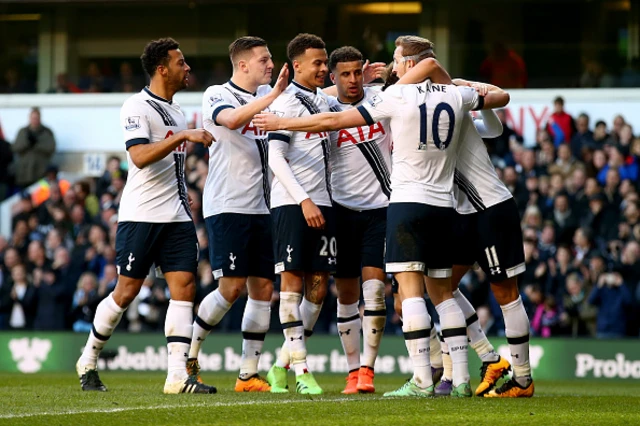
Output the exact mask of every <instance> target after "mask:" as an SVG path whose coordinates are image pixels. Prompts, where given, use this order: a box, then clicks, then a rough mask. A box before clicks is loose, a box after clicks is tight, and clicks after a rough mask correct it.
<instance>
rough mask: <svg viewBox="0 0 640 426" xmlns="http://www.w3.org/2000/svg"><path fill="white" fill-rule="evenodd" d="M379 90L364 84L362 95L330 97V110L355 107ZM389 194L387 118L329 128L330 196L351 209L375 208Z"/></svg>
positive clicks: (384, 205) (388, 131) (381, 203)
mask: <svg viewBox="0 0 640 426" xmlns="http://www.w3.org/2000/svg"><path fill="white" fill-rule="evenodd" d="M378 93H380V87H365V88H364V97H363V98H362V99H361V100H360V101H358V102H356V103H353V104H345V103H343V102H340V100H339V99H337V98H334V97H330V98H329V106H330V109H331V111H336V112H337V111H345V110H349V109H351V108H357V107H358V106H360V105H361V104H363V103H364V102H366V101H367V100H369V99H371V98H373V97H374V96H375V95H377V94H378ZM390 195H391V129H390V127H389V119H383V120H380V121H378V122H377V123H374V124H372V125H368V126H361V127H352V128H350V129H343V130H339V131H337V132H332V137H331V196H332V197H333V201H335V202H336V203H338V204H340V205H342V206H344V207H347V208H350V209H352V210H357V211H360V210H371V209H379V208H382V207H386V206H387V205H389V197H390Z"/></svg>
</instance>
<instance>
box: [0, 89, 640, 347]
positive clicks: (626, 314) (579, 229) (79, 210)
mask: <svg viewBox="0 0 640 426" xmlns="http://www.w3.org/2000/svg"><path fill="white" fill-rule="evenodd" d="M554 106H555V110H554V114H553V115H552V116H551V119H550V120H549V122H548V123H546V125H545V126H544V127H543V128H541V129H539V130H538V132H537V135H536V144H535V147H534V148H532V149H529V148H526V146H527V144H524V143H523V142H524V141H523V140H522V137H521V135H519V134H517V132H516V131H515V130H513V129H511V128H510V127H509V126H508V124H507V123H506V117H505V114H504V113H503V112H500V114H499V116H500V118H501V120H502V121H503V125H504V130H503V133H502V135H501V136H499V137H497V138H495V139H489V140H486V141H485V142H486V144H487V147H488V149H489V152H490V155H491V158H492V161H493V163H494V164H495V166H496V169H497V170H498V172H499V174H500V176H501V178H502V179H503V181H504V182H505V184H506V185H507V187H508V188H509V190H510V191H511V192H512V193H513V195H514V197H515V199H516V202H517V204H518V206H519V209H520V213H521V216H522V230H523V235H524V252H525V262H526V266H527V268H526V272H525V273H524V274H522V275H521V277H520V284H519V286H520V291H521V295H522V297H523V300H524V302H525V306H526V309H527V311H528V314H529V317H530V320H531V332H532V335H534V336H540V337H550V336H597V337H602V338H609V337H623V336H635V337H637V336H638V335H639V326H640V317H639V315H638V312H640V309H637V307H638V305H639V304H640V286H638V283H639V281H640V244H639V242H640V197H639V195H638V194H639V185H640V181H639V176H638V168H639V165H640V138H636V137H634V134H633V129H632V128H631V126H630V125H629V124H627V123H626V122H625V119H624V117H623V116H621V115H619V116H617V117H615V119H614V121H613V128H611V129H608V128H607V126H606V124H605V122H604V121H597V122H595V123H594V124H593V125H592V123H591V117H589V116H587V115H586V114H581V115H579V116H578V117H576V118H574V117H572V116H571V115H569V114H567V113H566V112H565V111H564V102H563V100H562V99H561V98H558V99H556V100H555V102H554ZM1 148H2V147H1V146H0V149H1ZM188 150H189V151H188V157H187V161H186V168H187V173H186V176H187V181H188V186H189V195H190V196H191V198H192V199H193V200H194V203H193V206H192V209H193V217H194V221H195V224H196V227H197V230H198V231H197V235H198V240H199V244H200V249H201V253H200V259H201V260H200V263H199V266H198V274H197V295H196V303H197V302H199V301H200V300H202V298H203V297H204V296H205V295H206V294H208V293H209V292H210V291H212V290H213V289H214V288H215V286H216V282H215V281H214V280H213V277H212V274H211V267H210V266H209V263H208V260H207V259H208V241H207V235H206V231H205V228H204V220H203V218H202V203H201V200H202V191H203V187H204V183H205V180H206V176H207V171H208V158H207V157H208V152H207V150H206V149H204V148H203V147H202V146H201V145H197V144H189V145H188ZM0 158H2V159H3V160H4V159H6V157H4V156H3V157H0ZM18 159H19V155H18ZM126 178H127V171H126V162H123V161H122V160H121V158H120V157H112V158H110V159H109V161H108V163H107V167H106V170H105V172H104V174H103V175H102V176H101V177H99V178H87V179H84V180H80V181H78V182H73V183H70V182H66V181H64V180H61V179H59V178H58V176H57V169H56V168H55V167H48V168H47V169H46V170H45V172H44V176H43V178H42V179H41V180H40V181H39V184H38V188H37V190H36V191H35V192H34V193H32V194H26V193H23V194H22V196H21V198H20V200H19V202H17V203H16V204H15V205H14V208H13V217H12V229H13V232H12V235H11V237H10V238H9V239H8V240H6V239H4V238H2V237H0V329H35V330H63V329H64V330H75V331H78V332H86V331H87V330H89V329H90V327H91V322H92V320H93V315H94V313H95V309H96V306H97V304H98V303H99V301H100V300H102V298H104V297H105V296H106V295H108V293H109V292H110V291H111V290H112V289H113V287H114V286H115V283H116V279H117V271H116V266H115V246H114V240H115V231H116V227H117V213H118V204H119V201H120V197H121V194H122V190H123V188H124V184H125V182H126ZM43 191H44V195H43ZM276 287H277V286H276ZM460 287H461V290H462V291H463V293H465V294H466V295H467V296H468V298H469V299H470V300H471V301H472V303H473V304H474V306H476V307H478V316H479V318H480V320H481V324H482V325H483V327H484V328H485V330H486V331H487V332H488V334H490V335H503V334H504V323H503V320H502V312H501V310H500V307H499V306H498V304H497V302H496V301H495V299H494V298H493V296H492V294H491V292H490V290H489V282H488V280H487V277H486V276H485V275H484V274H483V273H482V271H481V270H473V271H471V272H470V273H468V274H467V275H466V276H465V277H464V279H463V281H462V283H461V286H460ZM245 297H246V295H245ZM244 300H246V299H241V300H239V301H238V302H237V303H236V304H235V305H234V306H233V307H232V309H231V311H230V312H229V314H228V315H226V316H225V318H224V319H223V321H222V322H221V323H220V324H219V325H218V326H217V329H219V330H223V331H236V330H239V327H240V324H241V320H240V318H241V316H242V311H243V308H244ZM168 301H169V294H168V290H167V286H166V283H165V282H164V280H162V279H160V278H157V277H155V276H154V274H153V271H151V273H150V276H149V278H148V279H147V280H146V281H145V283H144V286H143V288H142V291H141V292H140V295H139V297H138V298H137V299H136V301H135V302H134V303H133V304H132V306H131V307H130V308H129V309H128V310H127V313H126V315H125V316H124V318H123V321H122V323H121V325H120V326H119V327H120V328H123V329H128V330H130V331H161V330H162V329H163V323H164V316H165V312H166V309H167V306H168ZM272 302H273V304H272V330H273V331H278V330H279V320H278V314H277V313H278V293H277V291H276V292H274V296H273V299H272ZM335 312H336V292H335V286H334V284H333V283H332V284H331V291H329V293H328V295H327V299H326V301H325V303H324V307H323V310H322V314H321V317H320V319H319V321H318V324H317V326H316V331H317V332H335V331H336V327H335V316H336V315H335ZM387 312H388V323H387V332H388V333H394V334H401V333H402V329H401V323H400V318H398V317H397V315H395V313H394V312H393V297H392V294H391V286H390V283H388V285H387ZM431 312H432V314H433V315H434V316H436V319H437V314H436V313H435V310H434V309H431Z"/></svg>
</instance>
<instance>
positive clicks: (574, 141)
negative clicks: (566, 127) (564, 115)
mask: <svg viewBox="0 0 640 426" xmlns="http://www.w3.org/2000/svg"><path fill="white" fill-rule="evenodd" d="M594 145H595V141H594V140H593V132H592V131H591V130H589V116H588V115H587V114H585V113H584V112H583V113H582V114H580V115H579V116H578V119H577V120H576V133H575V134H574V135H573V137H572V138H571V145H570V146H571V153H572V154H573V156H574V157H575V158H578V159H579V158H581V156H582V147H584V146H587V147H593V146H594Z"/></svg>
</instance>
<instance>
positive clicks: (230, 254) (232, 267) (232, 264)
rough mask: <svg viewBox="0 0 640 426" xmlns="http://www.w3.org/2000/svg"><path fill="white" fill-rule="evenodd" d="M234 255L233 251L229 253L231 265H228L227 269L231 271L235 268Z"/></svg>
mask: <svg viewBox="0 0 640 426" xmlns="http://www.w3.org/2000/svg"><path fill="white" fill-rule="evenodd" d="M236 257H237V256H234V255H233V253H229V260H230V261H231V266H229V269H231V270H232V271H235V269H236Z"/></svg>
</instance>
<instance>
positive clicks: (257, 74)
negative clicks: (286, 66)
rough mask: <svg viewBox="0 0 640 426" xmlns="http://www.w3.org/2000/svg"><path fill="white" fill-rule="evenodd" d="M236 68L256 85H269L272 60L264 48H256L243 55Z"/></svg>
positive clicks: (269, 53) (272, 65)
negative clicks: (247, 75)
mask: <svg viewBox="0 0 640 426" xmlns="http://www.w3.org/2000/svg"><path fill="white" fill-rule="evenodd" d="M238 68H239V69H240V70H241V71H242V72H244V73H247V74H249V77H250V79H251V80H252V81H254V82H255V83H256V84H257V85H263V84H269V83H271V78H272V76H273V68H274V64H273V60H272V59H271V52H269V49H268V48H267V47H266V46H257V47H254V48H252V49H251V50H249V51H247V52H246V53H245V54H243V55H242V56H241V58H240V60H239V61H238Z"/></svg>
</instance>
